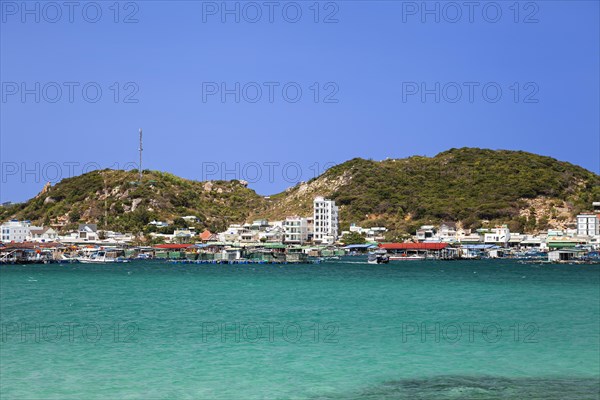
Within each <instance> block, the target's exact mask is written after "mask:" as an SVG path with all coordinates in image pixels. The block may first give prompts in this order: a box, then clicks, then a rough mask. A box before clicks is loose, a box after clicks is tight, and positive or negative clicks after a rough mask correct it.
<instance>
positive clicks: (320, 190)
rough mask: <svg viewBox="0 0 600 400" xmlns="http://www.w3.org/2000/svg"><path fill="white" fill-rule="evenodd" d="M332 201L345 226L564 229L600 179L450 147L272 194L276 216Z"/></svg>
mask: <svg viewBox="0 0 600 400" xmlns="http://www.w3.org/2000/svg"><path fill="white" fill-rule="evenodd" d="M315 195H322V196H326V197H329V198H331V199H334V200H336V203H337V204H338V206H339V207H340V219H341V222H342V226H343V227H344V226H346V227H347V226H348V225H349V223H351V222H354V223H358V224H362V225H363V226H378V225H379V226H386V227H388V228H391V229H392V230H395V231H397V232H406V231H408V232H414V230H415V229H416V228H417V227H418V226H419V225H420V224H427V223H439V222H443V221H455V222H460V223H462V225H463V226H464V227H467V228H478V227H480V226H482V225H495V224H498V223H509V224H510V226H511V228H512V230H513V231H535V230H537V229H546V228H547V227H549V226H557V227H560V226H566V224H567V223H569V222H571V220H572V218H573V217H574V215H576V213H578V212H580V211H584V210H589V208H590V207H591V202H592V201H593V200H594V199H596V201H597V200H598V199H600V177H599V176H598V175H596V174H594V173H592V172H590V171H587V170H586V169H584V168H581V167H578V166H575V165H573V164H569V163H566V162H561V161H557V160H555V159H553V158H550V157H544V156H539V155H535V154H531V153H526V152H521V151H493V150H482V149H473V148H462V149H451V150H448V151H445V152H443V153H440V154H438V155H436V156H435V157H420V156H414V157H409V158H406V159H390V160H385V161H381V162H377V161H372V160H364V159H360V158H356V159H353V160H350V161H348V162H345V163H343V164H340V165H337V166H335V167H333V168H331V169H329V170H328V171H326V172H325V173H324V174H323V175H321V176H320V177H318V178H316V179H313V180H311V181H309V182H307V183H302V184H300V185H297V186H295V187H294V188H291V189H289V190H287V191H286V192H284V193H281V194H279V195H277V196H273V197H272V201H271V204H270V206H269V210H268V213H269V214H271V215H274V216H278V217H280V216H284V215H286V214H290V213H294V214H307V213H310V210H311V207H312V202H311V200H312V198H313V197H314V196H315Z"/></svg>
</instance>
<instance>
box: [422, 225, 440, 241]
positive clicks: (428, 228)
mask: <svg viewBox="0 0 600 400" xmlns="http://www.w3.org/2000/svg"><path fill="white" fill-rule="evenodd" d="M417 241H419V242H425V241H439V240H437V238H435V227H434V226H433V225H423V226H421V228H420V229H419V230H417Z"/></svg>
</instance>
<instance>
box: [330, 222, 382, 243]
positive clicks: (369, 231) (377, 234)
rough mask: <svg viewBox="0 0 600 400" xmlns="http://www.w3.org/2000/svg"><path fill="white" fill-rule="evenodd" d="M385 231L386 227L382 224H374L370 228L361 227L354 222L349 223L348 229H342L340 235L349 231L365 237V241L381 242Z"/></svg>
mask: <svg viewBox="0 0 600 400" xmlns="http://www.w3.org/2000/svg"><path fill="white" fill-rule="evenodd" d="M385 232H387V228H385V227H383V226H374V227H372V228H363V227H361V226H358V225H356V224H351V225H350V230H348V231H342V235H341V236H342V237H343V236H344V235H348V234H350V233H359V234H361V235H363V236H364V237H365V241H367V242H383V241H384V240H385V236H384V235H385Z"/></svg>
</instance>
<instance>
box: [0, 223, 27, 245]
mask: <svg viewBox="0 0 600 400" xmlns="http://www.w3.org/2000/svg"><path fill="white" fill-rule="evenodd" d="M30 233H31V223H30V222H29V221H18V220H16V219H13V220H10V221H8V222H5V223H3V224H2V225H0V239H1V240H2V241H3V242H25V241H27V237H28V236H29V235H30Z"/></svg>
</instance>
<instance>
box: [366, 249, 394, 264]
mask: <svg viewBox="0 0 600 400" xmlns="http://www.w3.org/2000/svg"><path fill="white" fill-rule="evenodd" d="M367 262H368V263H369V264H387V263H389V262H390V257H389V256H388V255H387V252H386V251H374V252H372V253H369V258H368V259H367Z"/></svg>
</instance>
